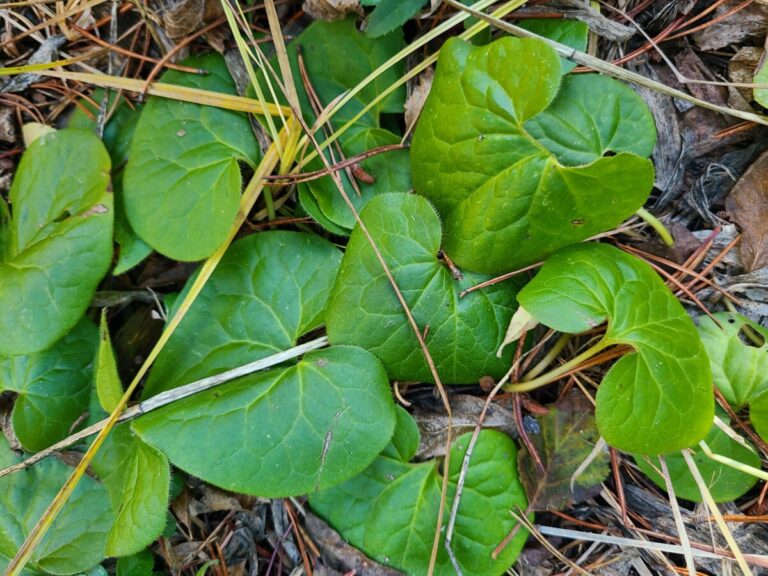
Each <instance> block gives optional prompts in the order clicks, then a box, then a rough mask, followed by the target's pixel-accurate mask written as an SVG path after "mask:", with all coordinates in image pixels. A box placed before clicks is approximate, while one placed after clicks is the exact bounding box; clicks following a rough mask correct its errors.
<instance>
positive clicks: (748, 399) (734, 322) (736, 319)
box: [699, 312, 768, 438]
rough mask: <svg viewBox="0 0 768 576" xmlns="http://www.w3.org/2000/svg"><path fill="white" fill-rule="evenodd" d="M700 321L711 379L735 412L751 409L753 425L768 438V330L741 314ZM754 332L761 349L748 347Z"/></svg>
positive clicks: (722, 315)
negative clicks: (748, 336) (749, 333)
mask: <svg viewBox="0 0 768 576" xmlns="http://www.w3.org/2000/svg"><path fill="white" fill-rule="evenodd" d="M714 317H715V318H716V319H717V320H718V322H719V323H720V326H718V325H717V324H715V322H714V321H713V320H712V319H711V318H705V317H702V318H700V319H699V334H700V335H701V341H702V342H703V343H704V348H706V350H707V355H708V356H709V365H710V368H711V369H712V378H713V380H714V382H715V386H717V388H718V389H719V390H720V392H722V394H723V396H724V397H725V399H726V400H728V403H729V404H731V405H732V406H733V408H734V409H735V410H739V409H741V408H743V407H744V406H746V405H749V407H750V411H749V416H750V420H751V421H752V425H753V426H754V427H755V430H757V433H758V434H759V435H760V436H761V437H762V438H768V330H766V329H765V328H763V327H762V326H760V325H759V324H757V323H756V322H752V321H751V320H750V319H749V318H745V317H744V316H741V315H739V314H731V313H730V312H719V313H717V314H714ZM743 330H751V331H752V332H753V334H754V335H755V336H756V337H757V338H758V339H760V338H762V341H763V342H762V345H757V344H756V343H752V344H747V343H746V340H747V336H744V335H743V334H742V331H743Z"/></svg>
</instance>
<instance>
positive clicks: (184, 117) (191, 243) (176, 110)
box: [123, 54, 261, 260]
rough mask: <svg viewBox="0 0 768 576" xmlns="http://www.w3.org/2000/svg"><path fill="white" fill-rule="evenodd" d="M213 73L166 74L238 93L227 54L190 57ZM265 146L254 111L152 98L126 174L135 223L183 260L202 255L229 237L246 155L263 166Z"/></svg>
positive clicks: (162, 250)
mask: <svg viewBox="0 0 768 576" xmlns="http://www.w3.org/2000/svg"><path fill="white" fill-rule="evenodd" d="M185 63H186V64H187V65H188V66H193V67H196V68H202V69H205V70H207V71H208V72H209V74H207V75H204V76H197V75H194V74H185V73H182V72H178V71H175V70H170V71H168V72H166V73H165V74H164V75H163V76H162V78H161V80H162V81H163V82H167V83H169V84H178V85H180V86H188V87H193V88H200V89H203V90H210V91H213V92H222V93H225V94H235V93H236V90H235V83H234V81H233V80H232V78H231V76H230V75H229V72H228V71H227V67H226V65H225V63H224V59H223V58H222V57H221V56H219V55H218V54H208V55H206V56H201V57H192V58H189V59H187V60H185ZM260 157H261V153H260V151H259V147H258V145H257V143H256V138H255V136H254V135H253V132H252V130H251V126H250V123H249V122H248V118H247V117H246V116H245V115H244V114H241V113H239V112H232V111H230V110H224V109H221V108H214V107H212V106H202V105H200V104H192V103H189V102H181V101H178V100H172V99H168V98H160V97H151V98H150V99H149V100H148V101H147V104H146V106H144V109H143V110H142V112H141V117H140V118H139V121H138V124H137V125H136V130H135V132H134V135H133V141H132V143H131V149H130V152H129V159H128V164H127V165H126V167H125V175H124V176H123V201H124V205H125V210H126V214H127V216H128V221H129V222H130V225H131V227H132V228H133V229H134V230H135V231H136V233H137V234H138V235H139V236H140V237H141V238H142V239H143V240H144V241H145V242H147V244H149V245H150V246H152V247H153V248H154V249H155V250H157V251H158V252H160V253H161V254H164V255H165V256H168V257H169V258H173V259H176V260H202V259H203V258H206V257H208V256H210V255H211V254H213V252H214V251H215V250H216V249H217V248H218V247H219V246H220V245H221V244H222V242H224V240H225V239H226V237H227V234H228V233H229V229H230V227H231V226H232V222H233V221H234V219H235V214H236V213H237V208H238V205H239V203H240V191H241V187H242V177H241V175H240V166H239V162H245V163H246V164H249V165H251V166H255V165H256V164H257V163H258V161H259V158H260Z"/></svg>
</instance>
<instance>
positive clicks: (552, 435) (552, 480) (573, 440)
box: [517, 390, 608, 511]
mask: <svg viewBox="0 0 768 576" xmlns="http://www.w3.org/2000/svg"><path fill="white" fill-rule="evenodd" d="M538 421H539V426H540V427H541V433H539V434H536V435H530V438H531V442H532V443H533V445H534V448H535V449H536V452H537V453H538V456H539V458H540V460H541V463H542V465H543V467H544V470H543V471H542V470H541V469H540V468H539V467H538V466H537V464H536V462H535V461H534V459H533V458H532V457H531V455H530V453H529V452H528V450H527V448H525V446H523V447H522V448H521V449H520V452H519V453H518V457H517V464H518V468H519V470H520V479H521V480H522V481H523V484H524V485H525V490H526V493H527V494H528V501H529V502H530V507H531V509H532V510H536V511H546V510H563V509H565V508H568V507H569V506H571V505H573V504H575V503H577V502H581V501H583V500H586V499H587V498H590V497H591V496H592V495H594V494H595V493H597V492H599V489H600V483H601V482H602V481H603V480H604V479H605V477H606V476H607V475H608V454H607V452H605V451H601V452H600V453H598V454H597V455H596V456H595V457H594V459H593V460H592V462H591V463H590V464H589V466H587V468H586V469H585V470H584V471H582V472H581V474H579V476H578V477H577V478H576V479H575V481H574V483H573V491H571V476H573V474H574V473H575V472H576V471H577V470H578V469H579V467H580V466H581V465H582V463H583V462H584V461H585V460H587V458H589V457H590V455H591V454H592V451H593V449H594V447H595V444H596V443H597V441H598V438H599V437H600V434H599V433H598V431H597V427H596V426H595V417H594V413H593V408H592V405H591V403H590V402H589V401H588V400H587V399H586V398H584V396H583V395H582V394H581V393H580V392H579V391H576V390H574V391H572V392H570V393H569V394H568V395H567V396H565V397H564V398H563V399H562V400H560V401H559V402H557V403H556V404H555V405H554V406H552V407H550V410H549V413H548V414H546V415H544V416H542V417H540V418H538Z"/></svg>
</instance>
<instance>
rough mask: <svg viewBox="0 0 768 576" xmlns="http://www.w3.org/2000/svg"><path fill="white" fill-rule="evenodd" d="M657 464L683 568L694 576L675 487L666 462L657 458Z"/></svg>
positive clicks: (694, 565)
mask: <svg viewBox="0 0 768 576" xmlns="http://www.w3.org/2000/svg"><path fill="white" fill-rule="evenodd" d="M659 463H660V464H661V476H662V478H664V484H665V485H666V487H667V494H669V505H670V507H671V508H672V515H673V516H674V518H675V526H677V533H678V534H679V535H680V545H681V546H682V548H683V555H684V556H685V567H686V569H687V570H688V574H689V576H696V563H695V562H694V561H693V551H692V549H691V541H690V540H689V539H688V532H687V531H686V530H685V524H684V523H683V516H682V514H680V506H678V504H677V496H675V486H674V484H672V480H671V479H670V477H669V470H668V469H667V461H666V460H665V459H664V457H663V456H659Z"/></svg>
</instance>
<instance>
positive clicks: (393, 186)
mask: <svg viewBox="0 0 768 576" xmlns="http://www.w3.org/2000/svg"><path fill="white" fill-rule="evenodd" d="M399 142H400V137H399V136H396V135H395V134H393V133H392V132H389V131H388V130H383V129H381V128H359V129H354V128H353V129H351V130H350V131H349V132H347V134H345V135H344V137H342V138H341V148H342V150H343V152H344V157H345V158H350V157H352V156H355V155H357V154H360V153H363V152H366V151H368V150H371V149H373V148H377V147H379V146H386V145H389V144H398V143H399ZM337 160H338V158H337ZM360 166H361V167H362V168H363V169H364V170H365V171H366V172H367V173H368V174H370V175H371V176H373V177H374V178H375V182H373V183H366V182H364V181H363V180H361V179H359V178H357V179H356V182H357V186H358V189H359V191H360V193H359V194H358V193H357V191H355V189H354V188H353V187H352V185H351V184H350V181H349V177H348V175H347V174H346V173H345V172H343V171H342V172H341V173H340V175H341V179H342V182H343V184H344V188H345V190H346V192H347V196H349V199H350V200H351V201H352V204H354V206H355V209H356V210H357V211H358V212H359V211H360V210H362V208H363V206H365V204H366V203H367V202H368V201H369V200H370V199H371V198H373V197H374V196H378V195H380V194H388V193H390V192H408V191H410V190H411V187H412V186H411V164H410V161H409V159H408V152H407V151H406V150H394V151H392V152H385V153H383V154H377V155H376V156H373V157H371V158H368V159H366V160H363V161H362V162H360ZM322 167H323V165H322V162H320V160H319V159H316V160H314V161H313V162H311V163H310V164H308V165H307V170H308V171H310V170H317V169H320V168H322ZM299 192H300V196H299V197H300V199H301V203H302V205H303V206H304V208H305V209H306V211H307V212H308V213H309V214H310V215H311V216H313V217H314V218H315V219H316V220H317V221H318V222H320V224H322V225H323V226H326V224H325V222H326V221H330V223H331V227H333V228H335V230H334V229H331V232H335V233H337V234H339V233H341V234H345V235H346V234H349V231H350V230H351V229H352V228H354V226H355V217H354V215H353V214H352V212H351V211H350V210H349V208H348V207H347V204H346V202H344V199H343V198H342V196H341V194H339V191H338V190H337V189H336V185H335V184H334V183H333V180H331V178H330V176H325V177H323V178H320V179H318V180H312V181H310V182H307V183H306V184H301V185H299Z"/></svg>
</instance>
